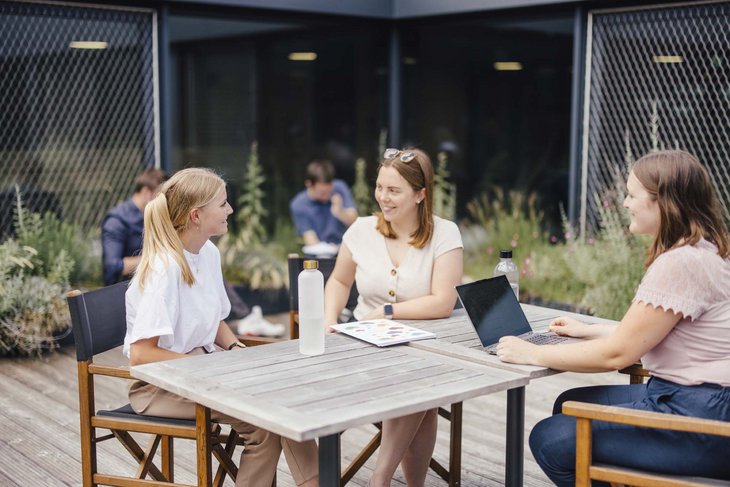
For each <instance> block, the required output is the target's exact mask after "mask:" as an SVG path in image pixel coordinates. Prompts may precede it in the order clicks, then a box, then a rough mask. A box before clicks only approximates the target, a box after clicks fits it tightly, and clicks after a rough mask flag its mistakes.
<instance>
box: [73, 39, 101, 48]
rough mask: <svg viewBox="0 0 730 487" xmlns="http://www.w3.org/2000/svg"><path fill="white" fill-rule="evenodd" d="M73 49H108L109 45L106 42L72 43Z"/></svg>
mask: <svg viewBox="0 0 730 487" xmlns="http://www.w3.org/2000/svg"><path fill="white" fill-rule="evenodd" d="M68 47H70V48H71V49H106V48H107V47H109V43H108V42H105V41H71V43H70V44H69V45H68Z"/></svg>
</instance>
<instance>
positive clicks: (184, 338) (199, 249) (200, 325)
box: [124, 168, 319, 487]
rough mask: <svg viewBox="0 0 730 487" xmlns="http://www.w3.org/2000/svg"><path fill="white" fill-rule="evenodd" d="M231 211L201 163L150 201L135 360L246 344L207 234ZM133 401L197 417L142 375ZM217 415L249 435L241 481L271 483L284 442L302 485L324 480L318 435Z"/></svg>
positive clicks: (136, 295) (221, 227)
mask: <svg viewBox="0 0 730 487" xmlns="http://www.w3.org/2000/svg"><path fill="white" fill-rule="evenodd" d="M232 211H233V210H231V206H230V205H229V204H228V201H227V195H226V185H225V183H224V181H223V180H222V179H221V178H220V177H218V176H217V175H216V174H215V173H213V172H212V171H210V170H208V169H202V168H190V169H184V170H182V171H180V172H178V173H176V174H175V175H174V176H173V177H172V178H170V179H169V180H168V181H167V182H165V183H164V184H163V186H162V189H161V190H160V193H159V194H158V195H157V196H156V197H155V198H154V199H153V200H152V201H151V202H150V203H148V204H147V206H146V208H145V212H144V244H143V250H142V258H141V261H140V265H139V267H138V269H137V272H136V274H135V276H134V278H133V279H132V281H131V283H130V285H129V289H128V290H127V294H126V307H127V335H126V337H125V340H124V353H125V355H127V357H129V363H130V365H140V364H145V363H150V362H158V361H161V360H171V359H177V358H182V357H186V356H189V355H197V354H203V353H213V352H216V351H220V350H221V349H223V350H239V349H240V348H244V346H243V345H242V344H241V343H240V342H239V341H238V340H237V339H236V336H235V335H234V334H233V332H231V330H230V328H228V325H226V323H225V322H224V321H223V319H224V318H225V317H226V316H227V315H228V312H229V311H230V307H231V305H230V302H229V301H228V298H227V296H226V292H225V289H224V287H223V275H222V272H221V262H220V254H219V253H218V249H217V248H216V247H215V245H213V243H211V242H210V240H209V239H210V237H213V236H217V235H223V234H224V233H226V232H227V231H228V223H227V219H228V216H229V215H230V214H231V213H232ZM129 401H130V404H131V406H132V408H133V409H134V410H135V412H136V413H137V414H143V415H149V416H161V417H170V418H180V419H192V418H194V417H195V403H193V402H192V401H189V400H187V399H184V398H182V397H180V396H176V395H174V394H172V393H169V392H167V391H165V390H163V389H159V388H157V387H155V386H153V385H151V384H147V383H144V382H142V381H137V382H135V383H133V384H132V386H131V388H130V391H129ZM211 418H212V419H213V420H216V421H218V422H221V423H226V424H230V425H231V427H232V428H233V429H235V430H236V431H237V432H238V433H239V434H240V435H241V437H242V438H243V440H244V443H245V448H244V451H243V454H242V455H241V462H240V465H239V471H238V476H237V477H236V486H238V487H243V486H246V487H250V486H256V487H270V486H271V483H272V480H273V479H274V476H275V474H276V466H277V463H278V461H279V456H280V455H281V451H282V449H283V450H284V453H285V456H286V458H287V463H288V464H289V467H290V469H291V472H292V476H293V478H294V481H295V482H296V484H297V485H304V486H307V487H314V486H316V485H317V484H318V483H319V475H318V465H317V445H316V444H315V443H314V442H313V441H309V442H304V443H297V442H293V441H290V440H287V439H284V438H281V437H280V436H278V435H276V434H273V433H270V432H268V431H265V430H263V429H260V428H258V427H256V426H253V425H251V424H248V423H245V422H243V421H239V420H237V419H235V418H232V417H230V416H226V415H224V414H221V413H219V412H217V411H211Z"/></svg>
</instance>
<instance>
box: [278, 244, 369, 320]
mask: <svg viewBox="0 0 730 487" xmlns="http://www.w3.org/2000/svg"><path fill="white" fill-rule="evenodd" d="M305 260H317V261H318V262H319V271H320V272H321V273H322V276H323V277H324V282H325V283H326V282H327V279H329V277H330V275H332V271H333V270H335V262H337V259H335V258H326V259H311V258H305V257H300V256H299V255H297V254H289V259H288V261H289V310H290V311H298V310H299V284H298V278H299V273H300V272H302V270H304V261H305ZM357 295H358V294H357V286H356V285H355V284H354V283H353V284H352V288H351V289H350V297H349V298H348V299H347V306H346V308H347V309H349V310H353V309H355V306H357Z"/></svg>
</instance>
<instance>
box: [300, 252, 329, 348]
mask: <svg viewBox="0 0 730 487" xmlns="http://www.w3.org/2000/svg"><path fill="white" fill-rule="evenodd" d="M318 267H319V262H318V261H316V260H305V261H304V270H303V271H302V272H300V273H299V279H298V281H297V282H298V285H299V353H302V354H304V355H321V354H323V353H324V277H322V273H321V272H319V270H318Z"/></svg>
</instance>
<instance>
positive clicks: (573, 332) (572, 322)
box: [548, 316, 596, 338]
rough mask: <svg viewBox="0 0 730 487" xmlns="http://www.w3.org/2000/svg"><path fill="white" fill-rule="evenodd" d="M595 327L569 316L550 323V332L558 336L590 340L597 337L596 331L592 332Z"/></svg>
mask: <svg viewBox="0 0 730 487" xmlns="http://www.w3.org/2000/svg"><path fill="white" fill-rule="evenodd" d="M592 327H595V325H586V324H585V323H583V322H581V321H578V320H576V319H575V318H570V317H568V316H560V317H558V318H555V319H554V320H553V321H552V323H550V326H549V328H548V329H549V330H550V331H551V332H553V333H555V334H557V335H560V336H566V337H574V338H590V337H593V336H594V335H595V333H593V332H594V331H596V330H591V328H592Z"/></svg>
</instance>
